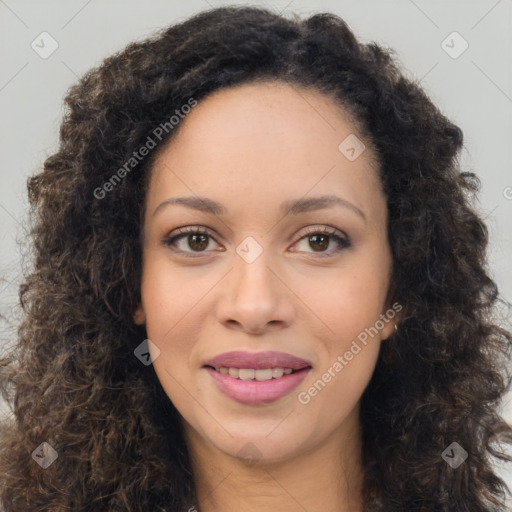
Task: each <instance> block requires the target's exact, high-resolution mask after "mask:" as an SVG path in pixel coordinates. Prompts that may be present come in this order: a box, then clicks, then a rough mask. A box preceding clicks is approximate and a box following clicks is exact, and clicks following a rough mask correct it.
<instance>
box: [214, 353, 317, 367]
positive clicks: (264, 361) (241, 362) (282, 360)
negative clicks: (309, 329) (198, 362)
mask: <svg viewBox="0 0 512 512" xmlns="http://www.w3.org/2000/svg"><path fill="white" fill-rule="evenodd" d="M204 366H213V367H215V368H221V367H224V368H254V369H258V368H276V367H277V368H291V369H292V370H301V369H302V368H306V367H308V366H312V365H311V362H310V361H306V360H305V359H302V358H300V357H297V356H293V355H291V354H287V353H286V352H275V351H267V352H244V351H240V350H236V351H232V352H224V353H223V354H219V355H218V356H215V357H214V358H212V359H209V360H208V361H205V363H204Z"/></svg>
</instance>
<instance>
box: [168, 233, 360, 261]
mask: <svg viewBox="0 0 512 512" xmlns="http://www.w3.org/2000/svg"><path fill="white" fill-rule="evenodd" d="M176 232H177V234H174V235H172V236H168V237H166V238H165V239H164V240H163V243H164V244H165V245H166V246H168V247H171V248H172V250H173V251H175V252H179V253H182V254H184V255H185V256H187V257H196V256H202V254H201V253H204V252H209V251H208V250H207V249H208V247H209V246H210V241H211V240H213V241H214V242H215V243H217V242H216V241H215V238H214V236H213V235H212V234H211V233H210V231H209V230H208V229H206V228H203V227H194V226H191V227H184V228H179V229H177V230H176ZM300 242H306V243H308V244H309V247H310V248H312V249H313V252H315V253H317V254H319V256H321V257H324V256H331V255H333V253H338V252H339V251H341V250H342V249H345V248H347V247H350V246H351V243H350V240H349V238H348V237H347V236H346V235H345V234H344V233H342V232H341V231H339V230H337V229H335V228H332V227H329V226H323V227H314V226H313V227H310V228H308V230H307V232H306V235H305V236H303V237H302V238H300V239H299V241H298V242H296V244H294V245H297V244H299V243H300ZM331 242H334V243H335V248H334V249H331V250H326V249H328V248H329V246H330V245H331ZM292 252H295V251H292ZM298 252H309V251H307V250H306V251H298ZM194 253H195V255H194Z"/></svg>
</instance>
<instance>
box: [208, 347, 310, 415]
mask: <svg viewBox="0 0 512 512" xmlns="http://www.w3.org/2000/svg"><path fill="white" fill-rule="evenodd" d="M203 368H205V369H206V370H207V371H208V373H209V374H210V376H211V377H212V378H213V380H214V381H215V383H216V385H217V386H218V387H219V389H220V391H222V392H223V393H224V394H225V395H227V396H228V397H230V398H231V399H233V400H235V401H237V402H240V403H243V404H247V405H260V404H264V403H270V402H274V401H276V400H278V399H279V398H282V397H283V396H285V395H287V394H288V393H290V392H291V391H292V390H293V389H294V388H296V387H297V386H298V385H299V384H300V383H301V382H302V381H303V380H304V378H305V377H306V375H307V374H308V373H309V371H310V370H311V363H310V362H309V361H307V360H305V359H302V358H299V357H296V356H293V355H291V354H286V353H284V352H274V351H267V352H255V353H251V352H243V351H233V352H225V353H224V354H220V355H218V356H216V357H214V358H212V359H209V360H208V361H206V362H205V364H204V366H203Z"/></svg>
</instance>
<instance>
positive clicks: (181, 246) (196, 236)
mask: <svg viewBox="0 0 512 512" xmlns="http://www.w3.org/2000/svg"><path fill="white" fill-rule="evenodd" d="M177 233H178V234H177V235H173V236H168V237H167V238H165V239H164V240H163V243H164V244H165V245H167V246H169V247H171V248H173V250H176V252H181V253H184V254H185V255H186V256H187V257H194V256H192V254H191V253H194V252H195V253H201V252H205V251H206V249H207V248H208V246H209V245H210V240H215V238H214V237H213V236H212V235H211V233H210V232H209V231H208V230H207V229H205V228H201V227H187V228H179V229H177ZM189 249H192V251H190V250H189ZM200 255H201V254H199V256H200Z"/></svg>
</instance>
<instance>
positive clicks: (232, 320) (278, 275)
mask: <svg viewBox="0 0 512 512" xmlns="http://www.w3.org/2000/svg"><path fill="white" fill-rule="evenodd" d="M270 259H271V258H270V257H269V256H268V254H267V251H263V253H262V254H260V256H259V257H258V258H257V259H256V260H255V261H252V262H251V263H248V262H247V261H245V260H244V259H243V258H242V257H240V256H239V255H238V254H237V255H235V259H234V267H233V269H232V270H231V272H229V274H228V275H227V276H226V281H225V285H224V292H223V294H222V297H221V299H220V300H219V302H218V308H217V317H218V319H219V321H220V322H221V323H222V324H224V325H225V326H226V327H228V328H229V329H238V330H240V331H243V332H246V333H248V334H264V333H266V332H269V331H273V330H277V329H282V328H285V327H287V326H289V325H291V323H292V322H293V319H294V315H295V307H294V304H293V297H294V295H293V293H292V291H291V290H290V288H289V287H288V286H287V285H286V284H285V283H286V276H285V275H284V270H279V267H278V265H276V264H275V262H271V261H270Z"/></svg>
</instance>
